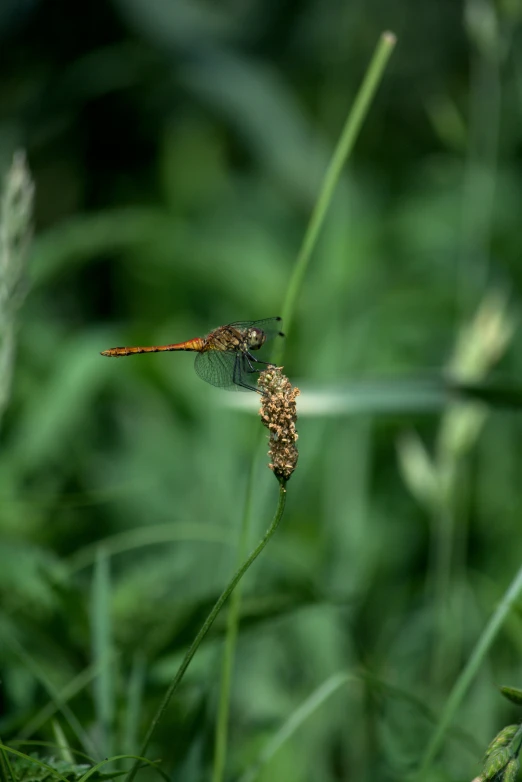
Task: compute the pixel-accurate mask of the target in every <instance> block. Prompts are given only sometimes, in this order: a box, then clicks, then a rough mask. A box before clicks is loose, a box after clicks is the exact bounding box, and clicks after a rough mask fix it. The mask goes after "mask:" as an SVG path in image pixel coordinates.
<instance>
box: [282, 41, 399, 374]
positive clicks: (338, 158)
mask: <svg viewBox="0 0 522 782" xmlns="http://www.w3.org/2000/svg"><path fill="white" fill-rule="evenodd" d="M395 43H396V38H395V35H393V33H390V32H386V33H383V34H382V35H381V37H380V39H379V43H378V44H377V48H376V49H375V53H374V55H373V57H372V60H371V62H370V65H369V66H368V70H367V71H366V75H365V77H364V79H363V83H362V84H361V86H360V88H359V92H358V93H357V96H356V98H355V101H354V104H353V106H352V108H351V111H350V113H349V114H348V117H347V118H346V122H345V124H344V128H343V130H342V133H341V136H340V138H339V141H338V142H337V146H336V148H335V151H334V153H333V155H332V159H331V160H330V163H329V165H328V168H327V169H326V172H325V175H324V179H323V182H322V185H321V189H320V190H319V196H318V198H317V201H316V202H315V206H314V208H313V211H312V214H311V217H310V221H309V223H308V226H307V228H306V231H305V235H304V237H303V242H302V244H301V249H300V250H299V253H298V256H297V259H296V262H295V265H294V271H293V273H292V277H291V279H290V283H289V285H288V288H287V291H286V297H285V301H284V304H283V310H282V313H281V314H282V316H283V324H284V328H285V332H286V333H288V332H289V330H290V327H291V323H292V318H293V314H294V309H295V303H296V300H297V296H298V294H299V291H300V288H301V285H302V282H303V279H304V275H305V273H306V270H307V268H308V264H309V262H310V257H311V255H312V252H313V250H314V248H315V245H316V244H317V239H318V236H319V232H320V230H321V228H322V226H323V222H324V218H325V216H326V212H327V211H328V207H329V205H330V202H331V200H332V196H333V193H334V190H335V188H336V185H337V182H338V181H339V177H340V176H341V171H342V169H343V166H344V164H345V163H346V161H347V160H348V158H349V156H350V153H351V151H352V149H353V147H354V144H355V141H356V140H357V137H358V135H359V131H360V129H361V126H362V123H363V121H364V118H365V117H366V115H367V113H368V109H369V107H370V104H371V102H372V99H373V96H374V95H375V92H376V90H377V87H378V86H379V83H380V81H381V78H382V75H383V73H384V69H385V67H386V64H387V62H388V60H389V58H390V55H391V53H392V51H393V48H394V46H395ZM283 350H284V345H283V343H281V344H280V345H278V346H277V347H276V349H275V355H274V363H275V364H280V363H281V361H282V357H283Z"/></svg>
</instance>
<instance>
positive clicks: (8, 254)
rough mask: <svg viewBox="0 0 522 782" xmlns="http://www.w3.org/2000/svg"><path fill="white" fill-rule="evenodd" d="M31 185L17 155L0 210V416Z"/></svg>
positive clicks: (20, 281) (7, 390)
mask: <svg viewBox="0 0 522 782" xmlns="http://www.w3.org/2000/svg"><path fill="white" fill-rule="evenodd" d="M33 197H34V185H33V182H32V180H31V176H30V174H29V169H28V168H27V163H26V159H25V154H24V153H23V152H17V153H16V154H15V156H14V158H13V163H12V165H11V168H10V169H9V171H8V172H7V175H6V177H5V181H4V186H3V189H2V201H1V211H0V415H2V413H3V411H4V410H5V408H6V407H7V404H8V401H9V394H10V389H11V376H12V371H13V356H14V347H15V337H14V335H15V318H16V311H17V310H18V308H19V307H20V305H21V303H22V301H23V299H24V296H25V293H26V290H25V286H24V279H25V271H26V260H27V251H28V248H29V242H30V239H31V221H32V214H33Z"/></svg>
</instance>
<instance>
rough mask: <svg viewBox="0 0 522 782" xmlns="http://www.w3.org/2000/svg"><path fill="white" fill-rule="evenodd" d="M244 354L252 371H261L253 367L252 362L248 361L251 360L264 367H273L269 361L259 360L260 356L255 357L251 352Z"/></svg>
mask: <svg viewBox="0 0 522 782" xmlns="http://www.w3.org/2000/svg"><path fill="white" fill-rule="evenodd" d="M245 356H246V358H247V360H248V363H249V364H250V367H251V368H252V371H253V372H261V370H260V369H253V367H252V364H251V363H250V362H253V363H255V364H264V365H265V367H273V366H274V365H273V364H272V362H271V361H261V359H260V358H255V357H254V356H253V355H252V354H251V353H245Z"/></svg>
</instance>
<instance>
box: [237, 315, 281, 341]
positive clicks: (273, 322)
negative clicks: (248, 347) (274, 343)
mask: <svg viewBox="0 0 522 782" xmlns="http://www.w3.org/2000/svg"><path fill="white" fill-rule="evenodd" d="M228 325H229V326H233V327H234V328H235V329H251V328H256V329H261V331H264V332H265V334H266V338H267V339H273V338H274V337H277V336H279V337H284V334H283V331H282V326H283V320H282V318H265V319H264V320H238V321H236V322H235V323H229V324H228Z"/></svg>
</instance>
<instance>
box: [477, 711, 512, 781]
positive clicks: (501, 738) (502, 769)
mask: <svg viewBox="0 0 522 782" xmlns="http://www.w3.org/2000/svg"><path fill="white" fill-rule="evenodd" d="M521 743H522V727H521V726H520V725H507V726H506V727H505V728H503V729H502V730H501V731H500V733H499V734H498V735H497V736H495V738H494V739H493V741H492V742H491V744H490V745H489V747H488V748H487V750H486V754H485V756H484V761H483V766H482V773H481V774H480V776H479V777H476V779H477V780H478V781H479V782H487V780H494V781H495V782H512V781H513V780H515V779H516V778H517V775H518V769H519V765H520V761H519V759H518V754H519V752H520V746H521Z"/></svg>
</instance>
